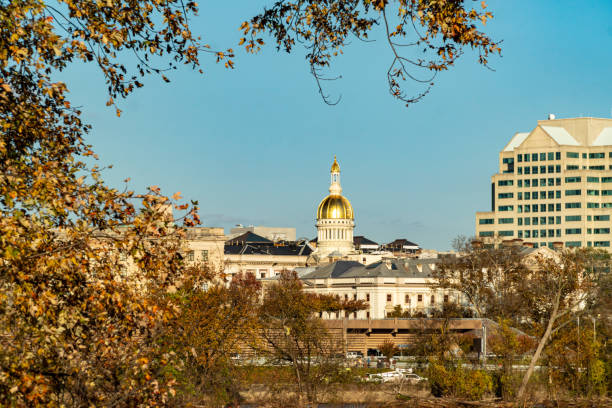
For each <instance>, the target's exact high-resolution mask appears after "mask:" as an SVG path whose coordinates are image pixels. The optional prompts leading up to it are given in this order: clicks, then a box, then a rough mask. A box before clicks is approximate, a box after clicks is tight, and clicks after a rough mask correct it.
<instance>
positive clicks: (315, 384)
mask: <svg viewBox="0 0 612 408" xmlns="http://www.w3.org/2000/svg"><path fill="white" fill-rule="evenodd" d="M360 304H361V305H362V306H361V307H362V308H365V307H366V306H367V304H365V303H360ZM345 306H346V307H355V303H354V302H349V303H346V304H345V303H344V301H343V300H341V299H340V298H339V297H337V296H329V295H328V296H326V295H313V294H310V293H306V292H304V291H303V288H302V282H301V281H300V280H299V279H298V277H297V275H296V274H295V273H294V272H289V271H283V272H282V273H281V275H280V277H279V281H278V283H274V284H272V285H271V286H270V287H267V288H266V290H265V294H264V300H263V302H262V304H261V306H260V309H259V313H258V314H259V319H260V324H261V337H262V344H261V345H259V350H260V351H261V352H262V353H264V354H265V355H268V356H269V357H271V359H272V360H275V361H286V362H289V363H290V364H291V366H292V367H293V372H294V375H295V380H296V383H297V386H298V390H299V393H300V394H301V395H304V396H305V397H306V399H307V400H308V402H309V403H314V402H317V398H318V392H319V390H320V387H321V386H322V385H323V384H325V383H326V382H328V381H329V380H330V379H331V378H333V377H334V376H335V375H336V373H337V372H338V368H339V360H338V358H337V356H338V354H340V353H342V352H343V346H342V344H341V343H340V342H339V339H337V338H335V337H334V336H332V335H331V334H330V333H329V331H328V330H327V329H326V327H325V325H324V324H323V322H322V320H321V319H320V318H318V317H317V315H318V313H319V312H321V311H323V310H327V311H340V310H344V308H345Z"/></svg>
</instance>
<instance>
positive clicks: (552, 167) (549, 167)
mask: <svg viewBox="0 0 612 408" xmlns="http://www.w3.org/2000/svg"><path fill="white" fill-rule="evenodd" d="M548 172H549V173H554V172H555V166H553V165H552V164H551V165H549V166H548Z"/></svg>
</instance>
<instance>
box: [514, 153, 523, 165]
mask: <svg viewBox="0 0 612 408" xmlns="http://www.w3.org/2000/svg"><path fill="white" fill-rule="evenodd" d="M516 161H517V162H519V163H520V162H522V161H523V155H522V154H519V155H518V156H516Z"/></svg>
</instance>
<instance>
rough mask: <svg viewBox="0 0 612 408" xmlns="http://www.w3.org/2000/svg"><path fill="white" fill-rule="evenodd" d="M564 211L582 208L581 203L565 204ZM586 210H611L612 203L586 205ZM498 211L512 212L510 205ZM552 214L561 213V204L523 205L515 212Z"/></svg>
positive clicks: (499, 208) (512, 208) (503, 206)
mask: <svg viewBox="0 0 612 408" xmlns="http://www.w3.org/2000/svg"><path fill="white" fill-rule="evenodd" d="M565 208H566V209H568V210H569V209H576V208H582V203H565ZM587 208H612V203H601V204H600V203H587ZM497 209H498V211H514V207H513V206H512V205H500V206H499V207H497ZM538 211H539V212H547V211H548V212H553V211H561V203H555V204H531V205H529V204H525V205H519V206H518V207H517V212H518V213H522V212H526V213H528V212H538Z"/></svg>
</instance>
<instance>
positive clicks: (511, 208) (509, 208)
mask: <svg viewBox="0 0 612 408" xmlns="http://www.w3.org/2000/svg"><path fill="white" fill-rule="evenodd" d="M497 211H514V206H513V205H500V206H499V207H497Z"/></svg>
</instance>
